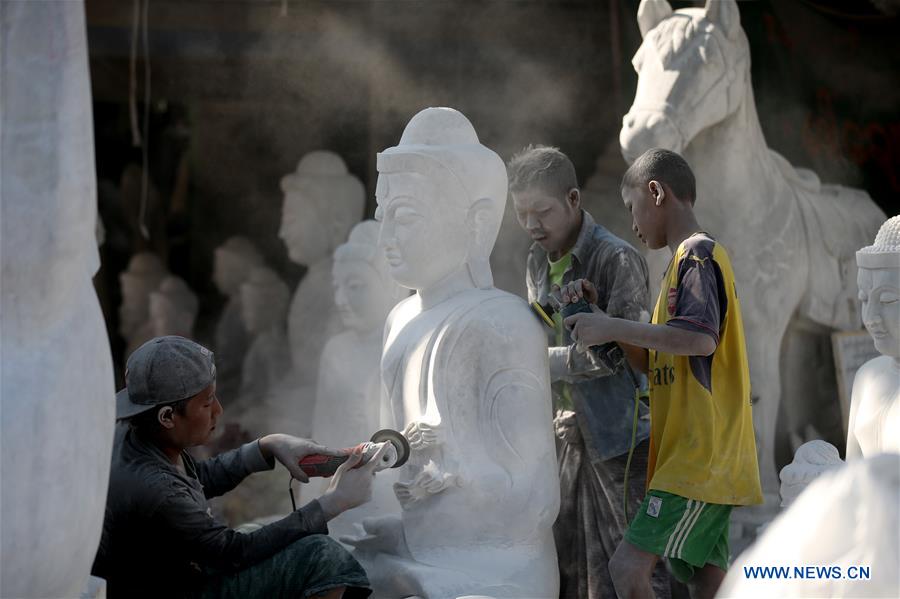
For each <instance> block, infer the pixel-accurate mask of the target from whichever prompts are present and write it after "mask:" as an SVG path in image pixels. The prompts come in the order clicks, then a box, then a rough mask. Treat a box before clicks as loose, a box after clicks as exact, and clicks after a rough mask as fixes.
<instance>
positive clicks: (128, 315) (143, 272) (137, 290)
mask: <svg viewBox="0 0 900 599" xmlns="http://www.w3.org/2000/svg"><path fill="white" fill-rule="evenodd" d="M166 274H167V271H166V267H165V266H164V265H163V263H162V260H160V259H159V258H158V257H157V256H156V254H152V253H150V252H140V253H138V254H135V255H134V256H132V257H131V261H130V262H129V263H128V269H127V270H125V271H123V272H122V273H121V274H120V275H119V284H120V285H121V288H122V305H121V306H119V333H120V334H121V335H122V336H123V337H125V338H126V339H128V338H129V337H131V335H133V334H134V332H135V331H137V330H138V329H139V328H140V327H141V325H143V324H144V323H145V322H147V319H148V317H149V315H150V312H149V308H150V294H151V293H152V292H153V290H154V289H156V288H158V287H159V284H160V283H161V282H162V280H163V278H164V277H165V276H166Z"/></svg>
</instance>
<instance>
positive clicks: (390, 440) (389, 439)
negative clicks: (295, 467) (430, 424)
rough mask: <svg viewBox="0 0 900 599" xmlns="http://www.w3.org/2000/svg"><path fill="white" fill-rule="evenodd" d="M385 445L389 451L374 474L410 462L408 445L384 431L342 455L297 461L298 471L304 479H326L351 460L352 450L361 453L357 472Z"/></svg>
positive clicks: (388, 430) (398, 434) (292, 492)
mask: <svg viewBox="0 0 900 599" xmlns="http://www.w3.org/2000/svg"><path fill="white" fill-rule="evenodd" d="M385 444H387V445H388V447H387V449H386V450H385V452H384V453H383V454H382V456H381V459H380V463H379V464H378V465H377V466H376V467H375V472H378V471H379V470H385V469H387V468H399V467H400V466H402V465H403V464H405V463H406V460H408V459H409V441H407V440H406V437H404V436H403V435H402V434H400V433H398V432H397V431H395V430H392V429H389V428H386V429H382V430H380V431H378V432H377V433H375V434H374V435H372V438H371V439H369V440H368V441H366V442H365V443H360V444H359V445H357V446H356V447H347V448H345V449H341V450H340V452H341V455H322V454H312V455H308V456H306V457H305V458H303V459H302V460H300V469H301V470H303V472H304V473H305V474H306V476H308V477H310V478H313V477H322V478H328V477H330V476H334V473H335V472H337V469H338V467H339V466H340V465H341V464H343V463H344V462H346V461H347V460H348V459H349V458H350V454H352V453H353V452H354V451H355V450H357V449H360V450H362V459H361V460H360V461H359V464H357V465H356V466H355V468H359V467H360V466H362V465H363V464H365V463H367V462H369V461H370V460H371V459H372V458H373V457H375V454H377V453H378V451H379V450H380V449H381V448H382V447H383V446H384V445H385ZM293 482H294V478H293V477H291V479H290V480H289V481H288V493H290V496H291V505H292V506H293V508H294V509H295V510H296V509H297V500H296V498H295V497H294V488H293V486H292V483H293Z"/></svg>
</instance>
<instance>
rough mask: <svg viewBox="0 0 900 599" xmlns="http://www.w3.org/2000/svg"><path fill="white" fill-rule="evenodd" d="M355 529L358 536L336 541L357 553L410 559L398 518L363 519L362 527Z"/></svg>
mask: <svg viewBox="0 0 900 599" xmlns="http://www.w3.org/2000/svg"><path fill="white" fill-rule="evenodd" d="M356 528H357V529H358V530H359V534H358V535H346V536H342V537H340V538H339V539H338V540H339V541H340V542H341V543H346V544H347V545H351V546H353V547H355V548H356V549H357V550H358V551H363V552H372V553H389V554H391V555H399V556H401V557H411V556H410V553H409V549H408V548H407V546H406V536H405V535H404V534H403V523H402V522H401V521H400V517H399V516H378V517H376V518H364V519H363V521H362V525H360V524H356Z"/></svg>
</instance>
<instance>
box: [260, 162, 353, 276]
mask: <svg viewBox="0 0 900 599" xmlns="http://www.w3.org/2000/svg"><path fill="white" fill-rule="evenodd" d="M281 190H282V191H283V192H284V206H283V209H282V215H281V228H280V229H279V231H278V236H279V237H280V238H281V239H282V240H283V241H284V244H285V246H287V250H288V256H289V257H290V259H291V260H292V261H294V262H296V263H298V264H305V265H307V266H309V265H311V264H315V263H316V262H318V261H320V260H322V259H324V258H327V257H330V256H331V254H332V252H334V249H335V248H336V247H337V246H338V245H339V244H340V243H343V241H344V240H345V239H347V234H348V233H349V232H350V227H352V226H353V225H354V223H357V222H359V220H360V219H361V218H362V216H363V208H364V206H365V195H366V192H365V188H363V184H362V183H361V182H360V180H359V179H357V178H356V177H355V176H353V175H352V174H350V173H349V172H348V171H347V165H346V164H344V161H343V159H341V157H340V156H338V155H337V154H335V153H334V152H327V151H324V150H317V151H315V152H310V153H309V154H307V155H306V156H304V157H303V158H302V159H301V160H300V163H299V164H298V165H297V170H296V171H294V172H293V173H291V174H289V175H286V176H285V177H283V178H282V179H281Z"/></svg>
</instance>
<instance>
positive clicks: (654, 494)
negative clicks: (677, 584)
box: [625, 489, 732, 582]
mask: <svg viewBox="0 0 900 599" xmlns="http://www.w3.org/2000/svg"><path fill="white" fill-rule="evenodd" d="M731 508H732V506H730V505H721V504H718V503H705V502H703V501H697V500H696V499H687V498H685V497H681V496H680V495H673V494H672V493H666V492H665V491H657V490H653V489H651V490H650V491H648V492H647V495H645V496H644V502H643V503H642V504H641V507H640V509H639V510H638V513H637V515H636V516H635V517H634V519H633V520H632V521H631V525H629V527H628V530H627V531H626V532H625V540H626V541H628V542H629V543H631V544H632V545H634V546H635V547H637V548H638V549H642V550H644V551H647V552H649V553H655V554H656V555H660V556H663V557H666V558H668V559H669V565H670V566H671V567H672V573H673V574H675V578H677V579H678V580H680V581H681V582H688V581H689V580H690V579H691V578H693V576H694V573H695V572H696V571H697V569H699V568H702V567H703V566H705V565H706V564H713V565H714V566H718V567H719V568H721V569H722V570H727V569H728V520H729V518H730V516H731Z"/></svg>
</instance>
